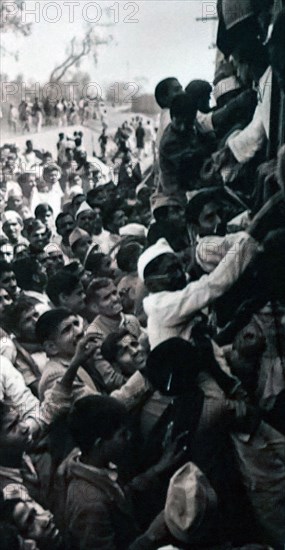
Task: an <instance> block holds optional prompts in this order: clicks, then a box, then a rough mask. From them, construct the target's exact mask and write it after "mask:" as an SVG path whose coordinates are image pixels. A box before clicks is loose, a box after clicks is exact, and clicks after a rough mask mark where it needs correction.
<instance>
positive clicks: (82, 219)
mask: <svg viewBox="0 0 285 550" xmlns="http://www.w3.org/2000/svg"><path fill="white" fill-rule="evenodd" d="M93 223H94V212H92V211H91V210H86V211H85V212H81V214H79V216H78V217H77V225H78V227H80V228H81V229H84V231H87V233H89V235H92V232H93Z"/></svg>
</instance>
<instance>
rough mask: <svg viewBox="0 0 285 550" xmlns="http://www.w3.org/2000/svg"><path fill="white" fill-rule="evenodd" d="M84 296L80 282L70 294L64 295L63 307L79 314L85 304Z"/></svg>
mask: <svg viewBox="0 0 285 550" xmlns="http://www.w3.org/2000/svg"><path fill="white" fill-rule="evenodd" d="M85 298H86V294H85V292H84V288H83V284H82V283H81V282H80V283H79V284H78V286H77V287H76V288H75V289H74V290H73V292H71V294H69V295H68V296H65V303H64V307H66V308H67V309H70V311H72V313H75V314H80V313H82V311H83V309H84V308H85V305H86V304H85Z"/></svg>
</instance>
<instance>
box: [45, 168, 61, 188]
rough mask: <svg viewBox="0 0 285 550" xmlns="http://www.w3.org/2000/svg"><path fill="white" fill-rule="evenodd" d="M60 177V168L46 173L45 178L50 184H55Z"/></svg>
mask: <svg viewBox="0 0 285 550" xmlns="http://www.w3.org/2000/svg"><path fill="white" fill-rule="evenodd" d="M59 178H60V173H59V172H58V170H51V172H49V173H48V174H46V175H45V180H46V181H47V183H49V184H50V185H54V184H55V183H56V182H57V181H58V180H59Z"/></svg>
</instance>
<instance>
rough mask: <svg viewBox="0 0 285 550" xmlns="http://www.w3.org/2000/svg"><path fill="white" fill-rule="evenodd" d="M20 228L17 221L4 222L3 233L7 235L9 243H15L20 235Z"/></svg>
mask: <svg viewBox="0 0 285 550" xmlns="http://www.w3.org/2000/svg"><path fill="white" fill-rule="evenodd" d="M21 229H22V226H21V224H20V223H19V222H17V221H13V222H12V221H11V222H5V223H4V225H3V231H4V233H5V234H6V235H7V237H8V239H9V241H11V243H14V242H17V241H18V239H19V237H20V235H21Z"/></svg>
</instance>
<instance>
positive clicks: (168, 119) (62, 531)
mask: <svg viewBox="0 0 285 550" xmlns="http://www.w3.org/2000/svg"><path fill="white" fill-rule="evenodd" d="M235 8H236V9H235V10H233V5H232V2H229V1H228V0H218V14H219V29H218V36H217V46H218V48H219V50H220V56H219V62H218V63H217V67H216V73H215V77H214V82H213V88H212V86H211V84H210V83H208V82H206V81H202V80H194V81H191V82H190V83H189V84H188V86H187V87H186V88H185V90H183V89H182V86H181V84H180V82H179V80H178V78H174V77H169V78H166V79H164V80H163V81H161V82H159V83H158V84H157V86H156V89H155V98H156V101H157V103H158V105H159V106H160V108H161V117H160V123H159V127H158V128H157V132H156V135H155V136H154V135H153V131H151V132H149V134H148V130H149V129H148V128H147V127H146V126H145V125H144V124H142V122H141V121H140V120H138V121H137V123H136V121H135V120H134V119H133V120H132V123H130V125H128V122H126V123H124V125H123V126H122V127H121V128H120V129H119V130H118V132H117V134H118V135H117V137H116V139H117V145H118V152H117V153H116V154H115V157H116V158H115V159H114V158H110V157H108V155H107V154H106V146H107V141H106V139H105V138H106V128H104V126H103V131H102V134H101V136H100V138H99V139H100V141H99V143H100V147H101V154H102V155H101V156H102V159H104V162H106V163H107V164H108V163H110V167H111V166H112V160H113V161H114V160H116V161H117V162H119V163H120V168H119V173H118V180H117V181H116V182H114V181H113V180H112V179H108V177H106V176H105V175H104V177H103V175H102V173H101V172H100V169H97V168H96V167H94V165H93V164H92V163H90V162H89V161H88V158H87V154H86V151H85V148H84V133H82V132H77V131H76V132H75V133H74V135H73V136H72V137H70V138H69V139H67V137H66V136H65V135H64V133H61V134H59V141H58V143H57V151H58V155H57V158H54V157H53V156H52V155H51V154H50V153H49V152H48V151H44V152H43V151H39V150H37V149H35V148H34V146H33V143H32V142H31V141H28V142H27V144H26V150H25V151H20V150H19V149H17V148H16V147H15V146H13V145H9V144H5V145H4V146H2V147H1V149H0V164H1V175H0V212H1V233H0V353H1V360H0V541H1V542H0V547H1V550H7V549H9V550H18V549H24V550H25V549H26V550H27V549H31V548H32V549H33V550H48V549H53V550H140V549H141V550H143V549H144V550H155V549H162V548H164V549H168V550H170V549H172V550H178V549H179V550H186V549H190V548H191V549H204V550H205V549H216V550H217V549H219V550H231V549H234V548H236V549H237V548H239V549H240V548H243V549H244V550H245V549H249V550H250V549H251V550H252V549H254V550H262V549H271V548H272V549H274V550H281V548H283V547H284V543H285V521H284V518H285V500H284V495H285V421H284V419H285V416H284V409H285V346H284V342H285V286H284V285H285V283H284V281H285V208H284V200H285V145H281V146H280V148H279V150H278V152H277V156H276V158H268V155H267V149H268V147H267V146H268V142H269V139H270V138H271V136H270V105H271V83H272V75H273V76H274V81H275V83H276V85H277V86H278V92H279V93H280V94H281V95H282V94H284V92H285V71H284V55H285V54H284V52H285V43H284V40H285V10H283V11H281V12H279V13H278V14H277V15H276V13H274V10H273V1H271V0H266V1H263V2H261V1H258V0H255V1H253V0H236V1H235ZM211 94H212V96H213V97H214V99H215V107H211V106H210V97H211ZM128 126H133V130H132V131H133V135H135V138H136V155H134V154H133V152H132V151H131V150H130V148H129V146H128V137H129V135H130V132H129V129H128ZM147 135H149V136H150V137H149V142H150V143H151V146H150V147H151V149H152V150H153V152H154V153H155V154H154V158H155V162H154V164H153V165H152V167H151V169H149V170H147V171H146V172H144V170H142V163H141V160H142V157H143V152H144V147H145V140H146V139H147ZM154 141H155V144H154ZM110 173H111V172H110Z"/></svg>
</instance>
